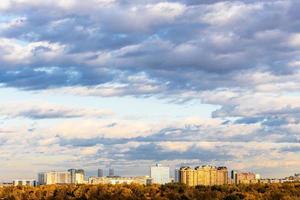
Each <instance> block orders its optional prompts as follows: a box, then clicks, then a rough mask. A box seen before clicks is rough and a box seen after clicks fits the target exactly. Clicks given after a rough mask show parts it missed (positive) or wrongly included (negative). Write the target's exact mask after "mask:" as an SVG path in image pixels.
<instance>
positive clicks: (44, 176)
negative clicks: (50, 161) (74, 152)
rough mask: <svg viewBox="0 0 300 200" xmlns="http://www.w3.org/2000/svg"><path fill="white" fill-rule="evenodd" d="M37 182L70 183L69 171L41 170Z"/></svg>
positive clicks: (46, 183)
mask: <svg viewBox="0 0 300 200" xmlns="http://www.w3.org/2000/svg"><path fill="white" fill-rule="evenodd" d="M38 183H39V184H40V185H51V184H68V183H71V173H70V172H57V171H51V172H42V173H39V174H38Z"/></svg>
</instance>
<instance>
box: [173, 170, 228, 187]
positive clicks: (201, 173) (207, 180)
mask: <svg viewBox="0 0 300 200" xmlns="http://www.w3.org/2000/svg"><path fill="white" fill-rule="evenodd" d="M179 175H180V178H179V179H180V183H184V184H186V185H188V186H196V185H223V184H227V183H228V170H227V168H226V167H214V166H209V165H204V166H201V167H200V166H199V167H196V168H195V169H192V168H191V167H181V168H180V171H179Z"/></svg>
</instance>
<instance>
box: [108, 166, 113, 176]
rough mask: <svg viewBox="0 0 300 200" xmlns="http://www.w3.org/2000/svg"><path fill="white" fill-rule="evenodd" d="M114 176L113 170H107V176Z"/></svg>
mask: <svg viewBox="0 0 300 200" xmlns="http://www.w3.org/2000/svg"><path fill="white" fill-rule="evenodd" d="M114 175H115V170H114V169H113V168H109V170H108V176H114Z"/></svg>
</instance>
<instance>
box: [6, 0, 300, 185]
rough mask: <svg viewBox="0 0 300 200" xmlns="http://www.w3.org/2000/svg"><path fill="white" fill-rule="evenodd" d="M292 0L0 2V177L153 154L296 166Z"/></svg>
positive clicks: (142, 168)
mask: <svg viewBox="0 0 300 200" xmlns="http://www.w3.org/2000/svg"><path fill="white" fill-rule="evenodd" d="M299 9H300V3H299V2H298V1H296V0H273V1H258V0H236V1H225V0H223V1H222V0H215V1H206V0H203V1H194V0H181V1H180V0H169V1H159V0H131V1H127V0H87V1H84V2H83V1H79V0H64V1H52V0H46V1H36V0H4V1H1V2H0V86H1V87H0V97H1V98H0V144H1V145H0V164H1V169H0V180H11V179H13V178H32V177H35V176H36V174H37V172H39V171H45V170H52V169H53V170H63V169H67V168H71V167H72V168H73V167H78V168H84V169H86V170H87V172H88V173H89V174H93V173H96V170H97V168H98V167H102V168H108V167H114V168H115V171H116V172H118V173H119V174H122V175H125V174H126V175H142V174H147V173H148V169H149V166H150V165H153V164H154V163H157V162H160V163H163V164H165V165H169V166H170V167H171V168H172V169H174V168H175V167H179V166H180V165H182V164H184V165H193V166H195V165H202V164H214V165H226V166H228V167H229V168H230V169H238V170H245V171H255V172H258V173H261V174H262V176H263V177H281V176H288V175H291V174H293V173H295V172H297V170H298V169H299V167H300V160H299V157H300V153H299V150H300V144H299V141H300V135H299V133H300V95H299V91H300V56H299V55H300V31H299V25H300V15H299V12H298V11H299ZM133 169H134V170H133ZM136 169H138V170H136Z"/></svg>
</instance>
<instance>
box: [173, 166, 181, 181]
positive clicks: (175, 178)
mask: <svg viewBox="0 0 300 200" xmlns="http://www.w3.org/2000/svg"><path fill="white" fill-rule="evenodd" d="M179 177H180V171H179V169H178V168H176V169H175V170H174V182H175V183H179V181H180V180H179Z"/></svg>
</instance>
